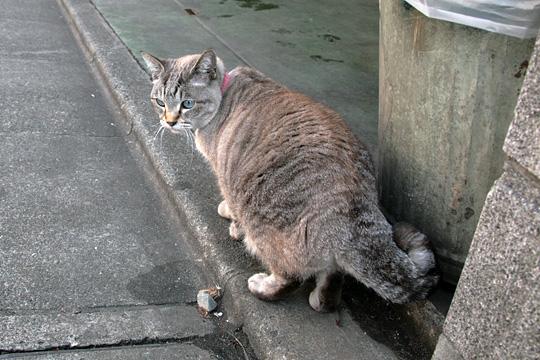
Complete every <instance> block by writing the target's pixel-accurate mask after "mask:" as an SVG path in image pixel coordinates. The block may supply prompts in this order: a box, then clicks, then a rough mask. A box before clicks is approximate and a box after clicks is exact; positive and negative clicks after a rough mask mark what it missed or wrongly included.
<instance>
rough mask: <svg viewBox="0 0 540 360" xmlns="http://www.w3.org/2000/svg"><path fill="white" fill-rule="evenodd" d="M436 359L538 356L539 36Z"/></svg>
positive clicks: (539, 248)
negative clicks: (502, 161) (500, 169)
mask: <svg viewBox="0 0 540 360" xmlns="http://www.w3.org/2000/svg"><path fill="white" fill-rule="evenodd" d="M504 152H505V155H506V160H505V165H504V171H503V174H502V176H501V177H500V178H499V179H498V180H497V181H496V183H495V185H494V186H493V188H492V189H491V191H490V192H489V194H488V196H487V199H486V202H485V204H484V207H483V210H482V213H481V215H480V220H479V223H478V227H477V229H476V232H475V234H474V238H473V241H472V243H471V247H470V250H469V255H468V257H467V259H466V262H465V266H464V268H463V272H462V274H461V278H460V280H459V283H458V286H457V289H456V293H455V295H454V298H453V301H452V305H451V307H450V310H449V313H448V315H447V318H446V321H445V325H444V328H443V333H442V335H441V336H440V338H439V342H438V344H437V348H436V350H435V353H434V355H433V359H435V360H449V359H450V360H452V359H538V356H539V355H540V327H539V324H540V291H539V283H540V36H539V37H538V38H537V40H536V44H535V47H534V51H533V55H532V57H531V60H530V62H529V67H528V71H527V75H526V77H525V80H524V83H523V87H522V89H521V92H520V95H519V98H518V103H517V106H516V109H515V115H514V119H513V122H512V124H511V126H510V129H509V131H508V135H507V137H506V140H505V143H504Z"/></svg>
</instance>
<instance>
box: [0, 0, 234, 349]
mask: <svg viewBox="0 0 540 360" xmlns="http://www.w3.org/2000/svg"><path fill="white" fill-rule="evenodd" d="M0 34H1V35H0V79H2V81H1V86H0V109H2V110H1V112H0V138H1V141H0V359H4V358H11V357H14V356H17V357H18V356H21V355H22V356H29V357H31V358H39V359H68V358H69V359H82V358H93V359H156V358H160V359H184V358H203V359H206V358H214V357H215V356H216V354H221V355H222V358H223V357H225V358H236V355H235V354H236V350H237V349H235V348H234V346H233V345H230V347H231V348H230V349H222V348H220V347H226V344H227V341H222V340H223V334H222V333H223V332H222V331H221V330H220V326H219V325H216V323H214V322H212V321H210V320H205V319H203V318H202V317H201V316H200V315H199V314H198V313H197V311H196V309H195V306H194V302H193V301H194V300H195V299H196V293H197V290H198V289H200V288H202V287H205V286H207V285H209V283H210V282H209V280H208V279H206V278H205V277H204V276H203V275H202V274H203V272H202V271H201V269H200V268H199V267H198V266H197V261H196V260H197V259H196V257H195V256H194V255H193V254H192V253H191V252H190V249H189V246H188V245H186V241H185V236H186V235H185V234H184V232H183V231H182V228H181V224H178V223H176V222H175V220H174V219H175V217H174V216H172V214H171V213H170V210H169V209H168V207H167V204H166V202H164V201H163V199H162V197H160V196H159V193H158V191H157V189H156V188H155V187H154V185H153V183H152V182H151V180H150V177H149V175H148V174H147V173H145V171H144V166H143V165H144V162H143V161H142V160H141V159H139V158H138V157H137V155H136V152H133V151H131V150H130V147H129V146H128V143H127V142H126V140H125V138H124V137H123V136H122V131H125V130H123V129H120V128H119V126H120V125H118V124H119V123H117V122H116V121H115V112H114V109H112V108H111V107H110V105H109V102H108V99H107V95H106V94H105V93H104V92H103V91H102V89H101V88H100V86H99V84H98V83H97V82H96V80H95V78H94V77H93V75H92V72H91V70H90V68H89V67H88V65H87V63H86V60H85V58H84V56H83V54H82V52H81V50H80V49H79V47H78V46H77V43H76V42H75V39H74V37H73V35H72V33H71V32H70V29H69V27H68V25H67V22H66V20H65V19H64V17H63V15H62V13H61V11H60V8H59V6H58V5H57V3H56V2H55V1H54V0H17V1H15V0H12V1H3V2H2V11H1V12H0ZM219 331H221V335H219V334H217V332H219ZM241 335H242V334H238V336H241ZM229 340H230V339H229ZM228 343H229V344H232V342H231V341H228ZM122 344H131V345H137V346H129V347H122V346H121V345H122ZM82 348H95V349H93V350H80V349H82ZM52 350H64V351H52ZM36 351H44V352H43V353H41V352H39V353H36ZM88 351H92V355H89V354H87V352H88ZM27 352H32V353H31V354H25V353H27ZM14 353H16V354H14ZM224 354H225V355H224ZM238 356H242V358H243V354H240V353H238Z"/></svg>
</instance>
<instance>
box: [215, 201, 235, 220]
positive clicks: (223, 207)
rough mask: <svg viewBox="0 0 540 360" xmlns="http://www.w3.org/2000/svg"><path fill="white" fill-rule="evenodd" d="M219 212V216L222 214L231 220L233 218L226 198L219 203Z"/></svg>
mask: <svg viewBox="0 0 540 360" xmlns="http://www.w3.org/2000/svg"><path fill="white" fill-rule="evenodd" d="M217 212H218V214H219V216H221V217H222V218H225V219H229V220H232V218H233V217H232V214H231V210H230V209H229V205H227V203H226V202H225V200H223V201H222V202H220V203H219V206H218V208H217Z"/></svg>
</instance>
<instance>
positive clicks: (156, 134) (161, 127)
mask: <svg viewBox="0 0 540 360" xmlns="http://www.w3.org/2000/svg"><path fill="white" fill-rule="evenodd" d="M163 129H165V128H164V127H163V126H161V124H160V125H159V128H158V129H157V131H156V133H155V134H154V138H153V139H152V146H154V147H155V143H156V139H157V137H158V135H159V133H160V131H163Z"/></svg>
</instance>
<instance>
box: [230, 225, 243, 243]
mask: <svg viewBox="0 0 540 360" xmlns="http://www.w3.org/2000/svg"><path fill="white" fill-rule="evenodd" d="M244 235H245V234H244V229H242V226H241V225H240V224H239V223H238V221H234V220H232V222H231V225H229V236H230V237H231V238H233V239H234V240H240V238H241V237H242V236H244Z"/></svg>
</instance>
